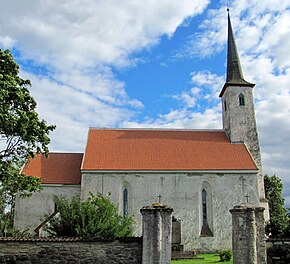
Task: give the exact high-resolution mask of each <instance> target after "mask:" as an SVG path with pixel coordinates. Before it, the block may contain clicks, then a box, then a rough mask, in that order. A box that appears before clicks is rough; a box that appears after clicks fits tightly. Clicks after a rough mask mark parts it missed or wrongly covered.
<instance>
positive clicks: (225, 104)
mask: <svg viewBox="0 0 290 264" xmlns="http://www.w3.org/2000/svg"><path fill="white" fill-rule="evenodd" d="M224 106H225V111H227V102H226V101H225V103H224Z"/></svg>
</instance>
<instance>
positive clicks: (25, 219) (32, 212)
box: [14, 184, 80, 234]
mask: <svg viewBox="0 0 290 264" xmlns="http://www.w3.org/2000/svg"><path fill="white" fill-rule="evenodd" d="M42 187H43V190H42V191H40V192H39V193H34V194H33V195H32V196H31V197H29V198H20V197H19V196H17V198H16V201H15V216H14V227H15V228H16V229H19V230H26V229H28V230H29V231H30V232H31V234H34V229H35V228H36V227H37V226H38V225H40V224H41V222H42V221H43V220H44V219H45V215H50V214H52V213H53V212H54V209H55V204H54V200H53V197H54V196H55V195H57V196H65V197H68V198H69V197H72V196H75V195H80V185H53V184H46V185H42Z"/></svg>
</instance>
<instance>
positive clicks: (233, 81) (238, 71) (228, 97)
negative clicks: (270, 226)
mask: <svg viewBox="0 0 290 264" xmlns="http://www.w3.org/2000/svg"><path fill="white" fill-rule="evenodd" d="M254 86H255V84H253V83H250V82H247V81H246V80H245V79H244V77H243V72H242V67H241V64H240V60H239V54H238V50H237V46H236V43H235V39H234V34H233V29H232V25H231V19H230V14H229V12H228V50H227V77H226V83H225V84H224V86H223V89H222V91H221V93H220V95H219V96H220V97H221V99H222V118H223V128H224V130H225V131H226V133H227V135H228V137H229V139H230V141H231V142H232V143H233V144H235V143H244V144H245V145H246V146H247V148H248V150H249V152H250V153H251V155H252V157H253V159H254V161H255V163H256V165H257V167H258V169H259V172H258V182H259V196H260V205H261V206H264V207H266V208H267V201H266V199H265V191H264V181H263V174H262V162H261V154H260V146H259V138H258V132H257V126H256V118H255V109H254V102H253V91H252V90H253V87H254Z"/></svg>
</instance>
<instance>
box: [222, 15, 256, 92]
mask: <svg viewBox="0 0 290 264" xmlns="http://www.w3.org/2000/svg"><path fill="white" fill-rule="evenodd" d="M228 86H249V87H254V86H255V84H253V83H249V82H247V81H246V80H245V79H244V77H243V71H242V67H241V64H240V59H239V53H238V49H237V45H236V42H235V38H234V33H233V29H232V24H231V18H230V13H229V9H228V52H227V79H226V83H225V85H224V87H223V89H222V91H221V93H220V97H222V96H223V93H224V92H225V89H226V88H227V87H228Z"/></svg>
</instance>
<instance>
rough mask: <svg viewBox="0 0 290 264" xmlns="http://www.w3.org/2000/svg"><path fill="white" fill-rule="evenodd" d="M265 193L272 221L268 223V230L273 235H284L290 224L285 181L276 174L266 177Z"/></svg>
mask: <svg viewBox="0 0 290 264" xmlns="http://www.w3.org/2000/svg"><path fill="white" fill-rule="evenodd" d="M264 186H265V195H266V199H268V202H269V213H270V221H269V222H268V223H267V225H266V232H267V233H268V234H270V233H271V235H272V236H274V237H276V236H283V235H285V232H286V231H287V228H288V225H289V217H288V213H287V209H286V208H285V206H284V202H285V199H284V198H283V196H282V191H283V183H282V181H281V179H280V178H279V177H277V176H276V175H273V176H268V175H265V177H264Z"/></svg>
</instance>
